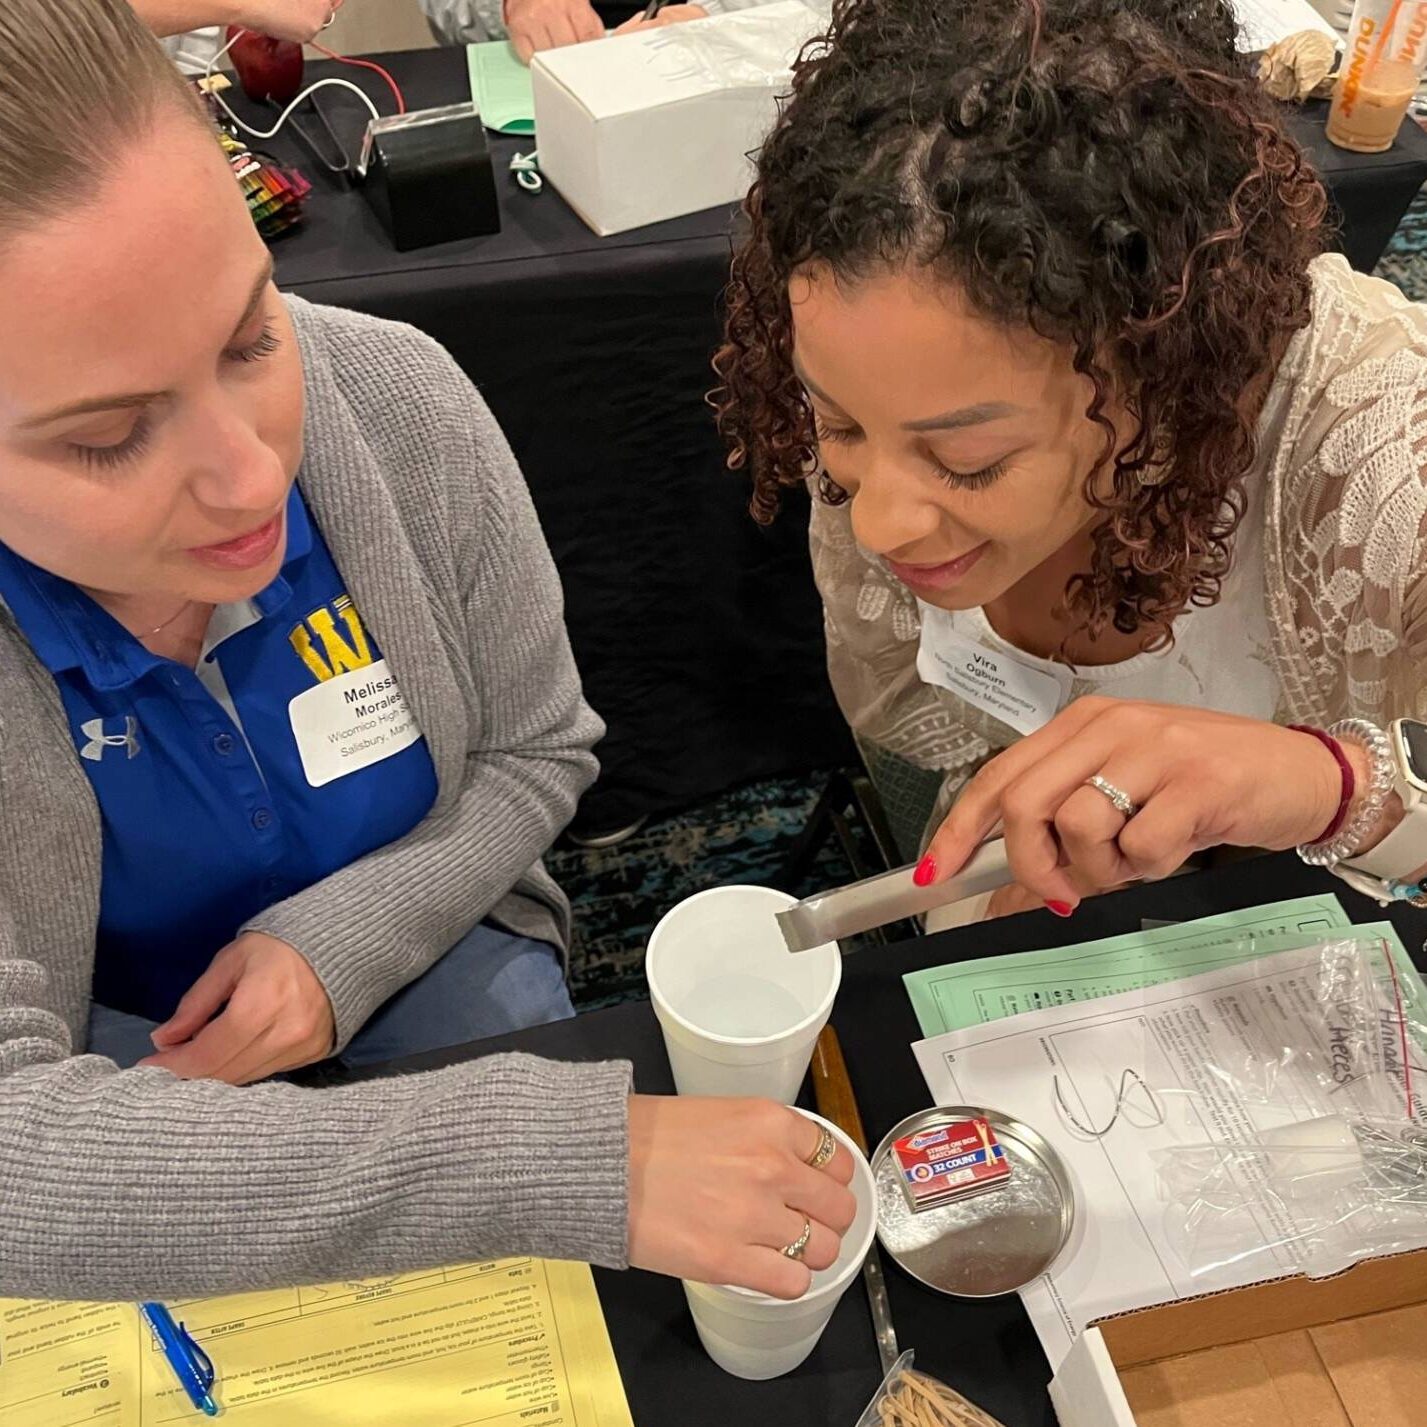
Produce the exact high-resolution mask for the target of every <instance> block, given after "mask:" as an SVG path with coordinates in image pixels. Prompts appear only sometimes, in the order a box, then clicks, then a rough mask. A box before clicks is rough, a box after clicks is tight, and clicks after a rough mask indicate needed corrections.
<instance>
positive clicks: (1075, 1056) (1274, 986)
mask: <svg viewBox="0 0 1427 1427" xmlns="http://www.w3.org/2000/svg"><path fill="white" fill-rule="evenodd" d="M1321 951H1322V949H1321V948H1320V947H1312V948H1307V949H1305V950H1299V951H1286V952H1282V953H1280V954H1278V955H1273V956H1264V957H1260V958H1259V959H1257V960H1255V961H1251V962H1248V963H1245V964H1242V965H1236V966H1228V967H1223V968H1220V969H1218V970H1215V971H1210V972H1206V973H1204V974H1203V975H1200V976H1193V977H1189V978H1186V979H1185V980H1182V981H1173V982H1168V983H1165V984H1163V985H1158V986H1152V987H1147V988H1145V989H1144V990H1138V991H1127V992H1123V993H1121V994H1119V995H1115V996H1107V997H1104V998H1103V999H1101V1000H1098V1001H1089V1002H1084V1003H1075V1004H1070V1005H1066V1006H1060V1007H1055V1008H1052V1009H1049V1010H1045V1011H1030V1012H1027V1013H1025V1014H1023V1015H1018V1016H1011V1017H1008V1018H1006V1019H1004V1020H998V1021H992V1022H989V1023H987V1024H985V1025H978V1026H971V1027H968V1028H967V1029H965V1030H960V1031H951V1032H949V1033H948V1034H946V1035H942V1036H936V1037H933V1038H932V1039H930V1040H924V1041H920V1042H918V1043H917V1044H916V1045H914V1046H913V1051H914V1052H915V1054H916V1058H917V1062H918V1064H919V1065H920V1066H921V1070H922V1074H923V1075H924V1076H925V1077H926V1081H927V1085H928V1087H929V1088H930V1090H931V1094H932V1099H933V1101H934V1102H935V1103H936V1104H939V1105H974V1106H985V1107H988V1108H991V1109H995V1110H999V1111H1001V1112H1002V1113H1004V1114H1007V1115H1011V1116H1014V1117H1016V1118H1017V1119H1020V1120H1022V1121H1024V1122H1025V1123H1026V1124H1028V1125H1030V1126H1031V1127H1032V1128H1033V1129H1035V1130H1038V1131H1039V1132H1040V1133H1041V1134H1042V1135H1043V1136H1044V1137H1045V1138H1046V1139H1047V1140H1048V1141H1049V1142H1050V1144H1051V1145H1052V1147H1053V1148H1054V1149H1055V1150H1056V1151H1057V1152H1058V1153H1059V1154H1060V1156H1061V1158H1062V1160H1063V1161H1064V1162H1065V1164H1066V1166H1067V1168H1068V1170H1069V1173H1070V1176H1071V1179H1072V1181H1073V1184H1074V1190H1075V1197H1076V1203H1077V1214H1076V1221H1075V1227H1074V1229H1073V1230H1072V1234H1071V1238H1070V1241H1069V1243H1068V1244H1067V1246H1066V1248H1065V1250H1064V1251H1063V1252H1062V1254H1061V1256H1060V1258H1059V1259H1058V1260H1057V1261H1056V1262H1055V1264H1054V1265H1052V1268H1051V1271H1050V1272H1049V1273H1046V1274H1044V1275H1042V1276H1041V1278H1039V1279H1038V1280H1037V1281H1036V1282H1035V1283H1033V1284H1032V1285H1030V1286H1029V1287H1028V1288H1026V1289H1024V1290H1022V1293H1021V1297H1022V1300H1023V1301H1024V1303H1025V1305H1026V1310H1027V1312H1028V1313H1029V1315H1030V1317H1031V1321H1032V1323H1034V1325H1035V1329H1036V1332H1037V1334H1038V1335H1039V1336H1040V1340H1041V1345H1042V1347H1044V1349H1045V1352H1046V1356H1047V1357H1048V1358H1049V1359H1050V1362H1051V1366H1052V1367H1053V1368H1057V1367H1059V1365H1060V1361H1061V1359H1062V1358H1063V1357H1064V1356H1065V1354H1066V1352H1067V1351H1068V1350H1069V1348H1070V1346H1071V1343H1072V1342H1073V1341H1074V1340H1075V1337H1076V1335H1077V1334H1078V1333H1079V1332H1080V1330H1081V1329H1082V1328H1083V1327H1084V1326H1085V1325H1086V1324H1087V1323H1089V1322H1092V1321H1094V1320H1095V1319H1097V1318H1101V1317H1104V1316H1105V1315H1106V1314H1110V1313H1118V1312H1123V1311H1126V1310H1128V1309H1132V1308H1141V1307H1144V1306H1145V1305H1147V1304H1151V1303H1162V1302H1167V1301H1169V1300H1171V1299H1174V1298H1180V1297H1185V1296H1188V1295H1192V1294H1198V1293H1205V1292H1209V1291H1212V1290H1215V1289H1221V1288H1229V1287H1235V1286H1237V1285H1239V1284H1242V1283H1252V1282H1255V1281H1257V1280H1259V1279H1262V1278H1267V1277H1273V1276H1274V1275H1275V1274H1282V1273H1288V1272H1292V1271H1294V1269H1295V1266H1296V1265H1295V1264H1294V1263H1293V1262H1292V1260H1291V1259H1290V1257H1289V1256H1288V1255H1287V1254H1286V1253H1285V1252H1284V1251H1283V1250H1282V1249H1279V1248H1272V1249H1270V1248H1266V1246H1267V1245H1273V1244H1276V1243H1277V1242H1278V1241H1279V1240H1280V1239H1281V1238H1282V1237H1283V1236H1284V1235H1285V1234H1291V1233H1292V1232H1293V1225H1292V1223H1291V1222H1284V1221H1280V1222H1274V1219H1275V1216H1281V1215H1282V1214H1283V1213H1284V1212H1287V1211H1285V1210H1284V1208H1283V1205H1282V1204H1266V1205H1264V1206H1263V1208H1262V1211H1261V1212H1259V1213H1257V1217H1258V1220H1259V1222H1258V1224H1257V1228H1256V1234H1257V1236H1256V1237H1255V1238H1252V1239H1251V1241H1248V1242H1244V1243H1243V1244H1242V1245H1241V1246H1240V1247H1241V1248H1242V1250H1243V1256H1242V1257H1241V1258H1240V1259H1239V1261H1238V1262H1236V1263H1229V1264H1228V1265H1227V1266H1226V1267H1222V1268H1218V1269H1215V1270H1213V1271H1209V1272H1200V1273H1198V1274H1193V1273H1191V1272H1190V1269H1189V1266H1188V1265H1187V1264H1186V1263H1185V1262H1184V1261H1183V1260H1182V1259H1181V1257H1180V1254H1179V1252H1178V1251H1177V1250H1176V1248H1175V1244H1174V1242H1173V1240H1172V1238H1171V1235H1170V1224H1169V1214H1170V1210H1169V1207H1168V1206H1167V1205H1166V1203H1165V1202H1164V1200H1163V1199H1162V1198H1161V1195H1160V1191H1159V1186H1158V1180H1157V1176H1156V1168H1155V1163H1154V1158H1153V1154H1154V1151H1156V1150H1161V1149H1166V1148H1169V1147H1172V1146H1174V1145H1205V1144H1225V1145H1234V1144H1245V1143H1249V1142H1252V1141H1254V1140H1255V1139H1256V1138H1257V1136H1258V1135H1259V1134H1260V1133H1261V1132H1262V1131H1263V1130H1266V1129H1270V1128H1273V1127H1275V1126H1277V1125H1282V1124H1291V1123H1296V1122H1298V1121H1302V1120H1310V1119H1314V1118H1316V1117H1318V1116H1322V1115H1328V1114H1333V1113H1341V1112H1347V1113H1350V1114H1351V1113H1353V1112H1354V1111H1357V1112H1358V1113H1362V1114H1367V1115H1372V1114H1381V1113H1382V1099H1381V1095H1382V1088H1383V1087H1382V1084H1381V1081H1379V1082H1378V1083H1377V1084H1376V1085H1373V1084H1370V1083H1369V1080H1368V1079H1367V1078H1364V1079H1362V1080H1360V1081H1357V1082H1355V1083H1352V1084H1349V1085H1347V1086H1345V1087H1339V1088H1338V1089H1336V1090H1335V1091H1334V1092H1333V1093H1332V1094H1331V1099H1330V1095H1329V1092H1328V1091H1327V1090H1325V1089H1324V1088H1323V1086H1322V1085H1321V1084H1320V1082H1319V1079H1318V1078H1317V1077H1315V1075H1314V1074H1313V1073H1312V1072H1311V1070H1310V1069H1309V1066H1308V1062H1309V1061H1312V1060H1317V1062H1318V1064H1319V1065H1320V1066H1321V1064H1322V1060H1321V1052H1322V1047H1323V1043H1324V1039H1325V1035H1326V1025H1325V1023H1324V1020H1323V1016H1322V1013H1321V1010H1320V1009H1319V1006H1318V1003H1317V997H1316V992H1317V986H1318V981H1319V968H1320V956H1321ZM1287 1046H1301V1047H1302V1048H1303V1051H1304V1058H1303V1063H1302V1065H1301V1067H1300V1066H1299V1065H1297V1064H1294V1063H1290V1064H1289V1065H1288V1066H1286V1067H1284V1068H1282V1069H1281V1070H1280V1071H1279V1073H1278V1076H1277V1078H1276V1082H1275V1085H1274V1093H1273V1097H1272V1099H1273V1103H1272V1104H1268V1103H1259V1097H1258V1096H1256V1095H1247V1096H1246V1095H1244V1094H1241V1093H1240V1091H1239V1089H1238V1088H1237V1086H1236V1085H1235V1084H1234V1083H1231V1082H1229V1081H1227V1080H1226V1079H1225V1078H1224V1077H1223V1076H1221V1075H1217V1074H1215V1073H1214V1070H1213V1067H1214V1066H1216V1065H1218V1066H1223V1065H1231V1066H1232V1065H1239V1066H1243V1065H1247V1064H1250V1063H1260V1062H1262V1061H1263V1060H1264V1059H1265V1057H1268V1056H1274V1055H1276V1054H1277V1052H1278V1050H1279V1048H1281V1047H1287ZM1126 1069H1131V1070H1133V1071H1134V1072H1135V1073H1136V1074H1137V1075H1139V1076H1140V1077H1142V1079H1143V1081H1144V1082H1145V1084H1146V1085H1148V1086H1152V1087H1154V1089H1155V1091H1156V1097H1157V1099H1158V1101H1159V1103H1160V1106H1161V1107H1162V1109H1163V1112H1164V1119H1163V1123H1161V1124H1156V1123H1155V1120H1156V1115H1155V1112H1154V1108H1153V1106H1151V1105H1150V1104H1149V1102H1148V1100H1147V1097H1146V1096H1145V1095H1144V1094H1143V1093H1142V1092H1141V1091H1140V1090H1139V1089H1138V1088H1136V1087H1133V1086H1132V1088H1131V1089H1130V1093H1129V1094H1128V1095H1127V1096H1126V1099H1125V1108H1124V1111H1123V1112H1122V1114H1121V1115H1120V1117H1119V1118H1118V1120H1117V1121H1116V1122H1115V1124H1114V1126H1113V1128H1111V1129H1110V1132H1109V1133H1108V1134H1106V1135H1104V1136H1103V1138H1100V1139H1094V1138H1091V1137H1088V1136H1086V1135H1084V1134H1081V1133H1080V1132H1079V1131H1077V1130H1075V1129H1074V1128H1073V1127H1072V1126H1071V1125H1069V1124H1068V1123H1067V1121H1066V1117H1065V1116H1064V1114H1063V1113H1062V1111H1061V1110H1060V1109H1059V1107H1058V1105H1057V1102H1056V1094H1055V1090H1056V1077H1059V1081H1060V1089H1061V1094H1062V1096H1063V1098H1064V1100H1065V1101H1066V1103H1067V1104H1068V1105H1069V1106H1070V1107H1071V1111H1072V1113H1073V1115H1074V1117H1075V1118H1076V1119H1077V1120H1078V1121H1079V1122H1080V1124H1081V1125H1082V1126H1088V1127H1092V1128H1096V1129H1098V1128H1100V1127H1103V1126H1105V1125H1107V1124H1108V1123H1109V1122H1110V1119H1111V1115H1112V1113H1113V1111H1114V1108H1115V1103H1116V1098H1117V1094H1118V1090H1119V1087H1120V1085H1121V1081H1122V1076H1123V1074H1124V1072H1125V1070H1126ZM1254 1232H1255V1231H1254V1230H1252V1229H1251V1230H1250V1233H1251V1234H1253V1233H1254ZM1231 1247H1232V1246H1231ZM1227 1256H1229V1255H1226V1257H1227Z"/></svg>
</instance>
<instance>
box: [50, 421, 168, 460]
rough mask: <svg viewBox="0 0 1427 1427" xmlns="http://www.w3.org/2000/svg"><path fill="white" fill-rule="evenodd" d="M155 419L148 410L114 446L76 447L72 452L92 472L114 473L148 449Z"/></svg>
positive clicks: (72, 447)
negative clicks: (116, 468)
mask: <svg viewBox="0 0 1427 1427" xmlns="http://www.w3.org/2000/svg"><path fill="white" fill-rule="evenodd" d="M153 426H154V418H153V416H152V414H151V413H150V412H148V411H147V410H145V411H142V412H140V413H139V416H138V419H137V420H136V421H135V422H134V424H133V426H132V427H131V428H130V429H129V434H128V435H127V436H126V437H125V438H124V439H123V440H122V441H119V442H116V443H115V444H114V445H113V446H75V445H71V446H70V448H69V449H70V450H71V451H72V452H73V453H74V455H75V456H76V457H77V458H78V459H79V460H80V461H81V462H82V463H83V464H84V465H86V466H88V467H89V469H90V470H96V471H112V470H113V469H114V468H115V467H116V466H122V465H123V464H124V462H125V461H132V460H133V459H134V458H135V457H136V456H139V455H142V454H143V452H144V451H145V450H147V449H148V444H149V439H150V438H151V437H152V435H153Z"/></svg>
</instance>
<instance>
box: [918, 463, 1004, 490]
mask: <svg viewBox="0 0 1427 1427" xmlns="http://www.w3.org/2000/svg"><path fill="white" fill-rule="evenodd" d="M932 465H933V466H934V467H935V468H936V473H937V475H938V476H940V477H941V479H942V480H944V481H945V482H946V483H947V485H949V486H955V487H956V488H957V489H958V490H963V491H980V490H985V489H986V487H987V486H989V485H994V484H995V483H996V482H997V481H998V480H1000V479H1001V477H1002V476H1004V475H1005V474H1006V462H1005V461H997V462H996V463H995V464H994V465H991V466H983V467H982V468H981V470H979V471H953V470H951V469H950V468H949V467H947V466H943V465H942V463H941V462H940V461H937V460H933V461H932Z"/></svg>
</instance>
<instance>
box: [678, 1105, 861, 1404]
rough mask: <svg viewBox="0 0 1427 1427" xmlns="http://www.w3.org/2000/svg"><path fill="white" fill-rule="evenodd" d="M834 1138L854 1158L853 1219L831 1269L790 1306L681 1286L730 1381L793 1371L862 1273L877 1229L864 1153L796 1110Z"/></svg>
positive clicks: (720, 1289) (715, 1288)
mask: <svg viewBox="0 0 1427 1427" xmlns="http://www.w3.org/2000/svg"><path fill="white" fill-rule="evenodd" d="M798 1113H799V1114H802V1115H807V1116H808V1118H809V1119H810V1120H816V1121H817V1122H818V1123H819V1124H821V1125H827V1127H828V1129H829V1130H831V1131H832V1133H833V1134H834V1135H836V1136H837V1138H838V1140H839V1141H840V1142H841V1143H842V1144H843V1145H844V1146H845V1147H846V1148H847V1151H848V1153H849V1154H851V1155H852V1164H853V1175H852V1184H851V1186H850V1187H851V1189H852V1192H853V1194H854V1195H856V1197H857V1217H856V1218H855V1219H854V1220H853V1221H852V1227H851V1228H850V1229H848V1231H847V1233H846V1234H845V1235H844V1236H843V1240H842V1250H841V1252H840V1253H839V1254H838V1256H837V1261H836V1262H835V1263H834V1264H833V1265H832V1266H831V1267H830V1268H825V1269H821V1270H819V1271H818V1272H816V1273H814V1274H813V1281H812V1285H811V1286H810V1287H809V1289H808V1291H807V1292H806V1293H805V1294H804V1295H803V1296H802V1297H801V1298H798V1299H794V1300H793V1301H792V1302H788V1301H787V1300H785V1299H781V1298H770V1297H768V1296H767V1295H766V1294H763V1293H754V1292H752V1291H751V1290H750V1289H746V1288H733V1287H730V1286H728V1285H720V1284H709V1283H690V1282H688V1281H687V1280H686V1281H685V1283H684V1295H685V1297H686V1298H687V1299H688V1300H689V1311H690V1312H691V1313H692V1314H693V1315H694V1327H695V1328H696V1329H698V1334H699V1341H700V1342H701V1343H702V1344H703V1345H704V1349H705V1351H706V1352H707V1353H708V1355H709V1357H711V1358H712V1359H713V1360H714V1362H716V1363H717V1364H718V1365H719V1367H721V1368H722V1369H723V1370H724V1371H725V1372H729V1373H732V1374H733V1375H734V1376H735V1377H742V1378H748V1379H750V1380H752V1381H756V1382H762V1381H764V1380H765V1379H767V1378H770V1377H781V1376H782V1375H783V1374H784V1373H787V1372H792V1371H793V1369H794V1368H795V1367H797V1366H798V1364H799V1363H801V1362H802V1361H803V1360H804V1359H805V1358H806V1357H807V1356H808V1354H809V1353H811V1352H812V1350H813V1349H814V1348H815V1347H816V1346H817V1341H818V1339H819V1338H820V1337H822V1333H823V1329H824V1328H826V1327H827V1323H828V1319H829V1318H831V1317H832V1313H833V1309H835V1308H836V1307H837V1305H838V1301H839V1300H840V1299H841V1298H842V1295H843V1294H844V1293H845V1292H846V1291H847V1287H848V1285H849V1284H850V1283H851V1282H852V1280H853V1279H854V1278H856V1277H857V1274H858V1272H859V1271H860V1270H861V1268H862V1261H863V1260H864V1259H865V1258H866V1257H867V1250H868V1249H869V1248H870V1247H871V1246H872V1236H873V1234H874V1233H875V1232H876V1230H877V1189H876V1185H875V1183H874V1181H873V1178H872V1170H871V1168H870V1166H869V1165H868V1163H867V1161H866V1159H865V1158H863V1155H862V1152H861V1151H860V1150H858V1149H857V1147H856V1146H855V1145H854V1144H853V1143H852V1141H851V1140H849V1139H848V1138H847V1136H846V1135H844V1134H843V1133H842V1131H841V1130H839V1129H838V1128H837V1126H836V1125H832V1124H829V1123H828V1121H826V1120H824V1119H823V1118H822V1116H820V1115H812V1114H809V1113H808V1112H807V1111H806V1110H800V1111H799V1112H798Z"/></svg>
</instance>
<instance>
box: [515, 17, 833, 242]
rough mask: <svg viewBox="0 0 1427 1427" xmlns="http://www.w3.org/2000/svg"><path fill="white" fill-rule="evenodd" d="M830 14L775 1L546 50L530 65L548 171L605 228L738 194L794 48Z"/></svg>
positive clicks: (785, 83)
mask: <svg viewBox="0 0 1427 1427" xmlns="http://www.w3.org/2000/svg"><path fill="white" fill-rule="evenodd" d="M827 23H828V20H827V15H826V13H825V12H820V11H819V10H818V9H816V8H814V7H813V6H810V5H805V4H803V3H802V0H775V3H773V4H769V5H758V6H756V7H754V8H753V9H750V10H738V11H734V12H733V13H731V14H724V15H711V16H709V17H708V19H706V20H691V21H689V22H687V23H685V24H680V25H668V26H665V27H663V28H660V29H655V30H645V31H642V32H639V33H636V34H630V35H619V36H616V37H614V38H613V39H607V40H601V41H599V42H598V43H595V44H585V45H570V46H567V47H566V48H563V49H554V50H544V51H542V52H541V53H540V54H537V55H536V56H535V59H534V61H533V62H532V64H531V66H530V78H531V85H532V88H533V91H534V96H535V132H536V137H537V142H538V145H539V153H540V171H541V173H542V174H544V176H545V178H546V180H547V182H549V183H552V184H553V185H554V186H555V187H556V188H557V189H558V190H559V191H560V193H561V195H562V196H563V197H564V199H565V201H566V202H567V203H568V204H569V205H570V207H571V208H573V209H574V210H575V212H576V213H578V214H579V215H580V217H581V218H583V219H584V220H585V222H586V223H588V224H589V225H590V227H591V228H593V229H594V230H595V232H596V233H600V234H609V233H622V232H624V231H626V230H627V229H630V228H639V227H642V226H643V225H644V224H646V223H658V222H660V221H662V220H663V219H665V218H677V217H679V216H680V215H682V214H685V213H697V212H698V211H699V210H700V209H703V208H713V207H717V206H718V205H720V204H725V203H733V202H736V201H737V200H738V199H740V198H742V197H743V195H744V193H746V192H747V190H748V186H749V184H750V183H751V182H752V177H753V168H752V164H751V162H750V160H749V153H750V151H751V150H754V149H756V148H757V147H758V146H759V144H761V143H762V141H763V139H764V137H765V136H766V135H767V133H768V130H769V129H770V128H771V127H772V124H773V120H774V118H775V117H776V114H777V100H778V96H779V95H781V94H785V93H787V91H788V88H789V85H790V82H791V79H792V64H793V60H794V58H795V57H796V56H797V54H798V51H799V50H800V49H801V48H802V47H803V44H804V43H805V42H806V41H807V40H809V39H811V38H813V36H815V35H819V34H821V33H822V32H823V31H824V30H825V29H826V28H827Z"/></svg>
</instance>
